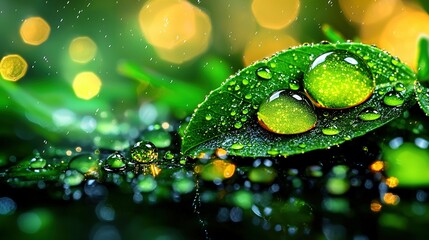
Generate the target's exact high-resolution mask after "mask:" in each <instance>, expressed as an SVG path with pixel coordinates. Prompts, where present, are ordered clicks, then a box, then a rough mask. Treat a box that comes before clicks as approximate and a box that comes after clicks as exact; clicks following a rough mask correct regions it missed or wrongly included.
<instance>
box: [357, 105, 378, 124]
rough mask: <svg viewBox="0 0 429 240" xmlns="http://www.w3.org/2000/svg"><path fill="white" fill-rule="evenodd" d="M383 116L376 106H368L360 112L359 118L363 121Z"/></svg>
mask: <svg viewBox="0 0 429 240" xmlns="http://www.w3.org/2000/svg"><path fill="white" fill-rule="evenodd" d="M380 117H381V114H380V113H379V112H378V111H377V110H375V109H374V108H366V109H364V110H362V112H360V113H359V119H360V120H363V121H373V120H377V119H379V118H380Z"/></svg>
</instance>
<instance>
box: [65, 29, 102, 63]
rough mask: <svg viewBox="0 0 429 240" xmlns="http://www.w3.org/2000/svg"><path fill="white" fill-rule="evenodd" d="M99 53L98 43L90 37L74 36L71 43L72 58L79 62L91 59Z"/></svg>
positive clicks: (70, 52) (70, 53)
mask: <svg viewBox="0 0 429 240" xmlns="http://www.w3.org/2000/svg"><path fill="white" fill-rule="evenodd" d="M96 53H97V45H96V44H95V42H94V41H93V40H92V39H91V38H89V37H85V36H83V37H77V38H74V39H73V40H72V41H71V43H70V45H69V55H70V58H71V59H72V60H73V61H75V62H77V63H87V62H89V61H91V60H92V59H93V58H94V57H95V54H96Z"/></svg>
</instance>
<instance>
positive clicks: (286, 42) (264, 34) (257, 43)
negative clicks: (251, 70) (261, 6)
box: [243, 30, 299, 66]
mask: <svg viewBox="0 0 429 240" xmlns="http://www.w3.org/2000/svg"><path fill="white" fill-rule="evenodd" d="M298 44H299V43H298V41H296V40H295V39H294V38H293V37H291V36H290V35H288V34H286V33H285V32H283V31H272V30H262V31H260V32H258V33H257V34H256V35H255V36H254V37H253V38H252V39H251V40H250V41H249V43H248V44H247V46H246V49H245V50H244V55H243V61H244V64H245V65H246V66H247V65H250V64H252V63H253V62H254V61H256V60H260V59H262V58H264V57H269V56H271V55H272V54H274V53H276V52H278V51H281V50H283V49H287V48H289V47H291V46H295V45H298Z"/></svg>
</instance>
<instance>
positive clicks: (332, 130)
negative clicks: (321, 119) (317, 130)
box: [322, 126, 341, 136]
mask: <svg viewBox="0 0 429 240" xmlns="http://www.w3.org/2000/svg"><path fill="white" fill-rule="evenodd" d="M340 132H341V130H339V129H338V128H337V127H336V126H331V127H328V128H323V129H322V133H323V134H325V135H328V136H333V135H337V134H338V133H340Z"/></svg>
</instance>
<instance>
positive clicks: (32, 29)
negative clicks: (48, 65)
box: [19, 17, 51, 45]
mask: <svg viewBox="0 0 429 240" xmlns="http://www.w3.org/2000/svg"><path fill="white" fill-rule="evenodd" d="M50 32H51V27H50V26H49V24H48V23H47V22H46V21H45V20H44V19H43V18H41V17H30V18H27V19H25V20H24V22H23V23H22V25H21V28H20V29H19V34H20V35H21V38H22V40H23V41H24V42H25V43H27V44H29V45H40V44H42V43H44V42H45V41H46V40H47V39H48V37H49V34H50Z"/></svg>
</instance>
